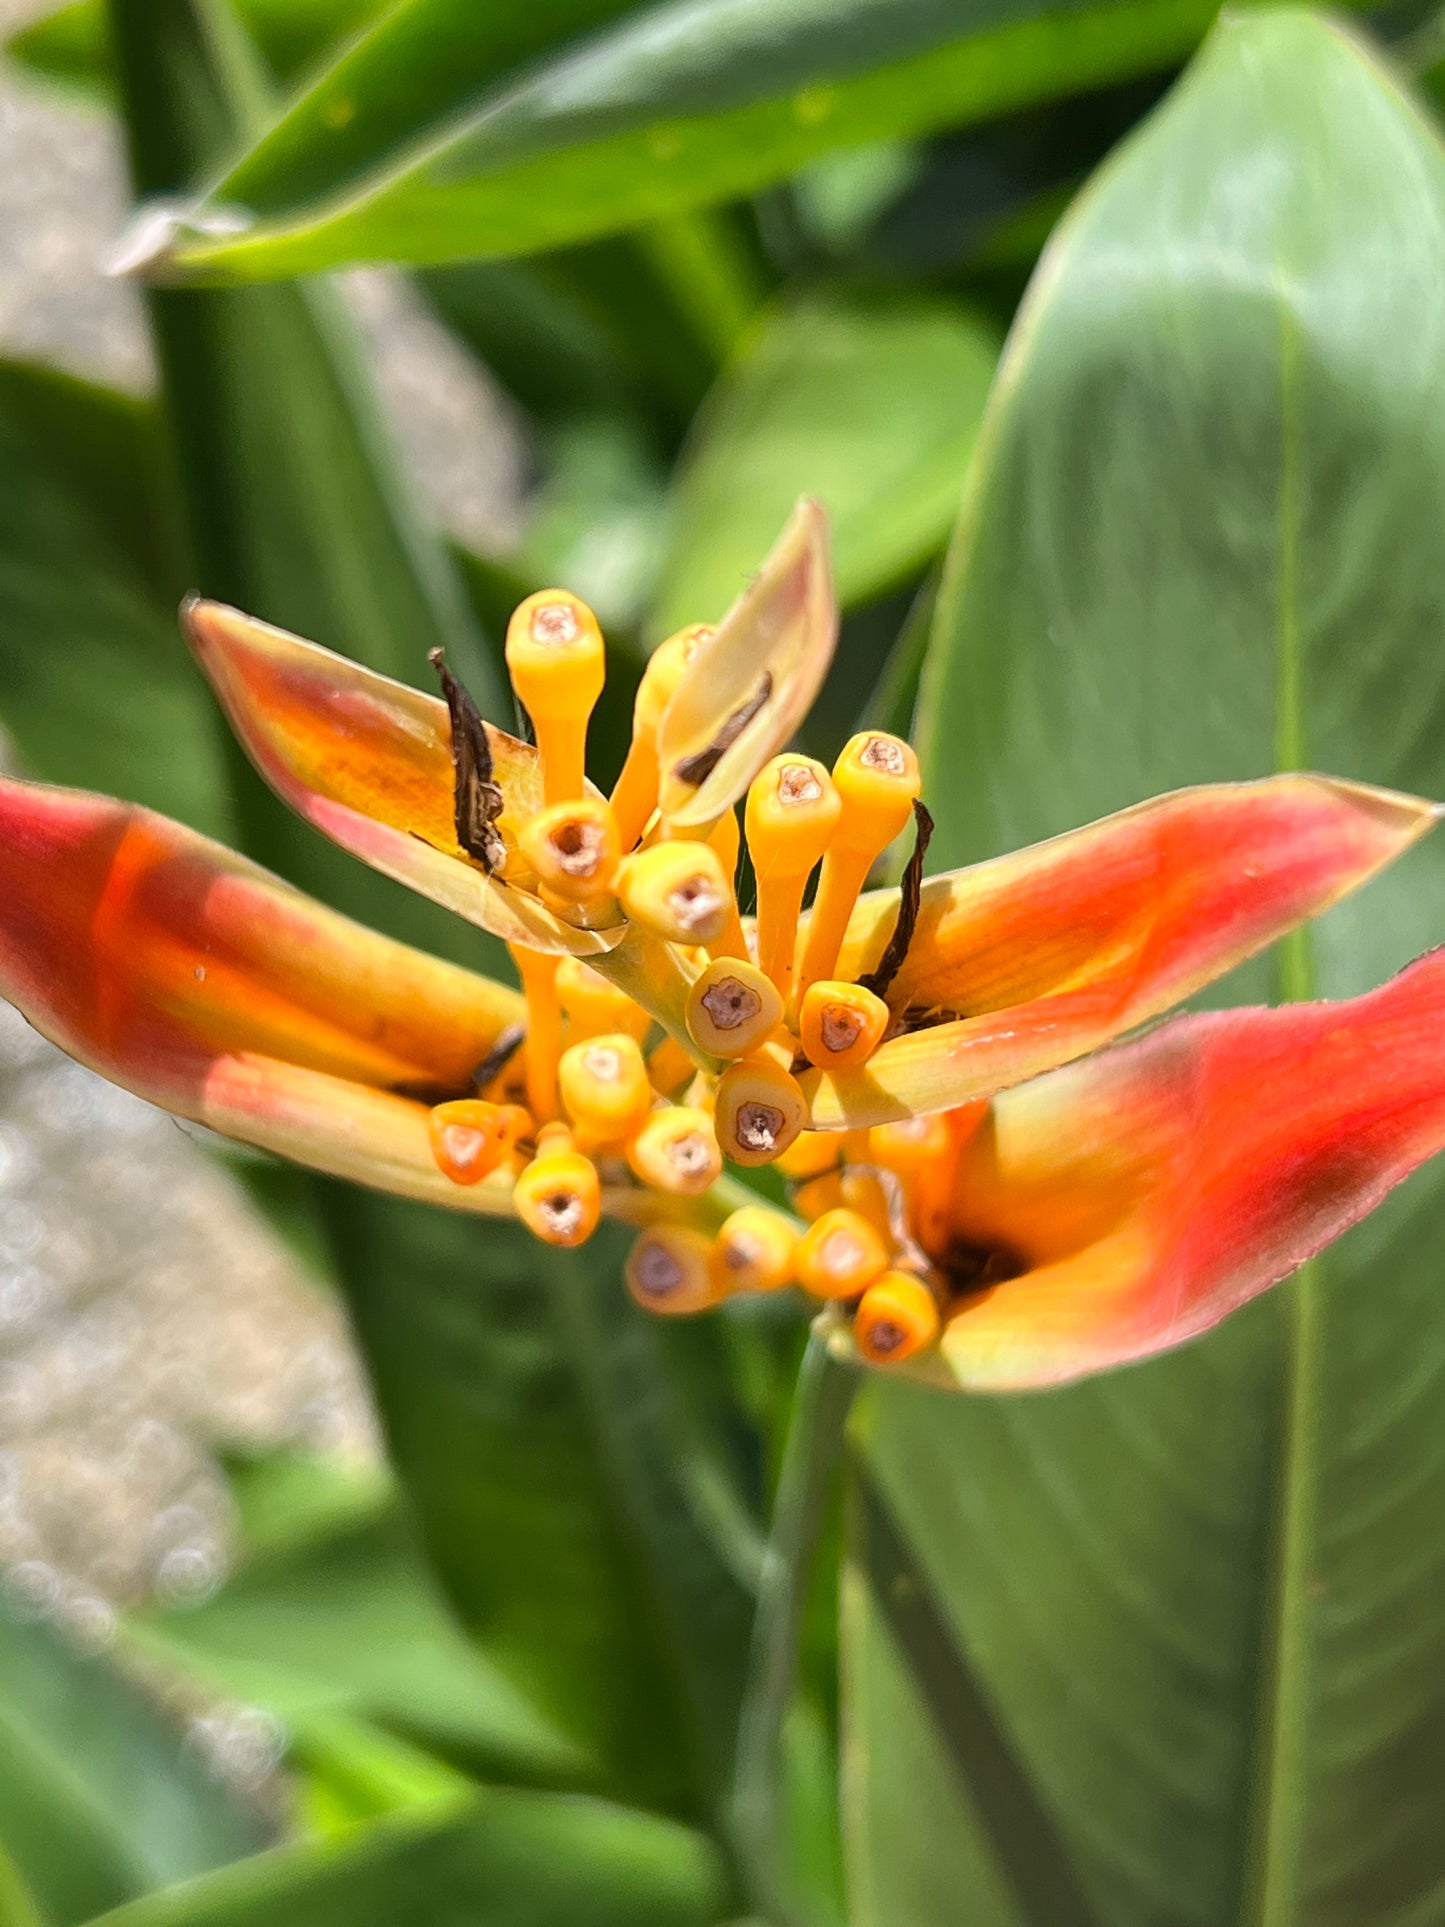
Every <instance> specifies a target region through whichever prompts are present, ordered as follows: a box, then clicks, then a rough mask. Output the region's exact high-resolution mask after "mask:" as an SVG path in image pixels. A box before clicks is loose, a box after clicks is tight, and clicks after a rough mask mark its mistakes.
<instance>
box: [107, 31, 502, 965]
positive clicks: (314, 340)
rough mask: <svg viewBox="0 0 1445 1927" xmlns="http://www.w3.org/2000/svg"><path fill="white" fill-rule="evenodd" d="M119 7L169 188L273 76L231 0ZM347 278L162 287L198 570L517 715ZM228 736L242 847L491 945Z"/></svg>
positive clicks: (480, 947)
mask: <svg viewBox="0 0 1445 1927" xmlns="http://www.w3.org/2000/svg"><path fill="white" fill-rule="evenodd" d="M112 22H113V40H114V44H115V48H116V58H117V68H118V72H119V77H120V83H121V88H122V93H123V95H124V98H125V102H126V109H127V116H128V131H129V134H130V138H131V149H132V169H133V173H134V175H135V178H136V183H137V186H138V189H139V190H140V191H141V192H142V193H147V194H149V193H157V192H168V191H171V190H173V189H175V188H177V187H179V186H182V185H184V184H185V183H186V182H187V181H189V180H190V179H191V178H193V176H194V174H195V173H196V172H197V171H198V170H199V169H200V168H201V167H202V166H203V165H205V163H206V161H207V159H208V158H210V157H212V156H214V154H215V153H216V152H217V151H219V150H220V149H221V148H223V147H224V146H225V145H226V144H227V143H228V141H230V140H231V139H232V138H233V137H234V134H235V131H236V130H237V129H238V128H239V127H242V126H244V125H246V124H247V121H248V116H252V115H254V114H255V113H256V112H257V111H258V110H259V106H260V103H261V101H262V100H263V99H264V94H265V89H264V83H263V79H262V77H261V76H260V74H259V72H258V70H257V67H256V65H255V62H254V59H253V58H252V55H251V50H250V49H249V46H248V45H247V43H246V41H245V39H244V35H243V34H242V32H241V30H240V28H239V27H238V24H237V22H236V19H235V17H234V16H233V15H231V14H230V13H229V12H228V11H227V10H226V7H225V5H224V4H223V0H195V4H194V5H192V4H191V0H114V4H113V8H112ZM334 295H335V291H334V290H332V289H330V288H328V287H324V286H314V287H307V288H265V289H246V290H241V291H234V292H226V293H192V292H180V291H175V290H166V291H164V292H159V293H155V294H152V296H151V297H150V318H151V322H152V327H153V332H154V336H155V342H156V349H157V355H158V360H159V363H160V370H161V378H162V383H163V387H164V391H165V419H166V422H167V424H168V426H169V428H170V431H171V440H172V447H171V454H172V456H173V459H174V463H175V469H176V473H177V475H178V477H179V482H180V497H181V512H182V521H183V525H184V531H185V534H186V536H187V538H188V543H189V565H188V566H189V571H190V586H192V587H193V588H196V589H198V590H200V591H201V592H202V593H204V594H206V595H208V596H212V597H214V598H216V599H218V600H221V601H225V602H232V603H235V604H236V605H237V606H238V607H240V608H243V609H245V610H246V611H247V612H248V613H249V614H251V615H255V616H259V617H261V618H263V619H264V620H266V621H270V622H276V623H279V624H280V625H281V626H282V627H284V628H288V629H292V630H294V631H296V632H297V633H298V634H300V635H303V636H308V637H310V638H311V639H312V640H313V641H316V642H320V643H324V644H325V645H327V646H328V647H330V648H333V649H337V650H339V651H341V653H343V654H344V655H348V656H353V657H355V658H357V659H358V660H359V661H362V662H365V663H367V664H369V665H370V666H371V667H372V668H374V669H380V670H382V671H384V672H385V673H387V674H389V675H392V676H396V677H398V678H399V679H402V680H405V681H410V682H413V683H420V684H422V685H423V686H433V684H434V677H433V674H432V671H431V670H430V668H429V667H428V664H427V652H428V650H430V649H432V648H435V647H444V648H445V649H446V650H447V653H448V657H449V660H450V661H451V663H452V666H453V667H454V669H455V670H456V671H457V673H458V674H460V675H461V676H463V677H464V679H465V680H466V681H467V682H468V684H469V685H470V686H471V688H472V689H473V691H474V692H475V694H476V696H477V699H478V701H479V702H480V703H481V705H482V707H483V709H484V710H487V711H489V712H490V713H491V714H493V715H502V714H506V715H510V713H511V706H510V699H508V702H507V707H506V709H505V710H504V709H502V708H501V706H500V705H501V701H502V690H501V685H500V682H499V679H498V678H497V677H496V675H495V671H494V669H493V666H492V662H491V659H490V657H489V655H488V654H487V653H486V651H485V650H484V649H483V647H482V645H481V639H480V637H479V635H478V633H477V629H476V625H475V623H474V620H473V617H472V614H471V609H470V605H469V604H468V602H467V599H466V596H465V594H464V592H463V590H462V587H461V583H460V581H459V578H458V576H457V573H456V570H455V568H454V566H453V564H452V561H451V558H450V556H449V554H448V553H447V551H446V549H445V547H444V545H443V544H442V542H441V541H440V539H439V538H438V536H437V533H436V531H435V530H434V529H432V528H431V527H429V526H428V525H427V524H426V522H425V520H424V518H423V517H422V516H421V515H420V514H419V513H418V510H417V507H416V504H415V502H414V501H413V500H412V499H411V497H410V496H409V494H408V492H407V489H406V486H405V484H404V482H403V480H402V478H401V475H400V473H399V470H398V468H397V466H396V463H395V460H394V457H393V453H392V450H391V449H390V447H389V446H388V444H387V440H386V437H385V435H384V433H383V431H382V428H381V425H380V422H379V420H378V417H377V412H376V406H375V401H374V397H373V395H372V393H371V387H370V382H369V380H368V378H367V375H366V371H365V369H364V366H363V363H362V360H361V356H360V353H359V349H358V344H357V341H356V339H355V335H354V331H353V329H352V327H351V326H350V323H349V317H348V316H347V315H346V314H345V313H344V311H343V310H342V309H341V307H340V306H339V304H338V303H337V301H336V300H335V298H334ZM217 728H218V730H219V728H220V725H219V724H218V725H217ZM228 748H229V749H230V755H231V761H230V765H229V766H230V769H231V770H232V772H233V777H234V782H235V786H236V792H237V806H238V809H237V820H238V823H239V826H240V830H241V834H242V837H243V839H244V841H245V844H246V847H247V850H248V853H249V854H251V855H252V856H256V857H258V858H260V860H261V861H263V862H265V863H267V864H269V865H270V867H272V868H273V869H276V870H279V871H280V872H281V873H282V874H283V875H286V876H288V877H289V878H290V879H291V880H292V881H293V882H296V883H299V884H301V885H302V886H303V887H305V888H308V889H311V890H312V891H314V892H315V893H316V894H317V895H320V896H323V897H325V898H327V899H328V900H329V901H331V902H333V903H335V904H336V905H337V906H338V907H339V908H341V909H343V910H346V911H348V912H349V913H351V914H352V915H355V916H358V917H360V918H362V919H363V920H365V921H367V922H370V923H374V924H377V925H379V926H380V927H382V928H384V929H387V930H389V931H390V932H391V933H392V934H395V935H399V936H404V937H408V938H410V939H411V940H412V941H414V942H419V943H421V944H423V945H425V946H426V947H429V948H433V949H437V950H441V951H442V952H444V953H447V954H450V955H452V956H455V957H459V958H461V959H463V960H465V961H472V962H475V961H477V960H478V959H479V957H486V956H487V955H489V954H492V953H490V952H489V951H488V949H487V944H486V940H484V939H482V938H480V937H479V936H478V935H477V933H475V932H472V931H470V930H469V929H467V928H466V927H465V926H463V925H461V924H459V923H458V922H457V920H456V919H454V918H452V917H450V916H448V915H447V914H446V912H444V911H440V910H437V909H436V908H435V907H434V906H431V905H427V904H424V903H422V902H421V901H420V900H418V899H417V898H415V897H413V896H412V895H411V894H410V893H409V892H407V891H405V890H403V889H401V888H400V886H398V885H396V884H393V883H391V882H390V881H388V880H387V879H385V878H382V877H379V876H376V875H374V874H373V873H372V872H370V871H368V870H366V869H364V868H363V867H362V866H361V865H359V864H357V863H355V862H353V861H352V860H351V859H350V858H347V857H344V856H342V855H341V854H340V853H339V852H337V851H335V850H333V849H331V848H330V847H328V846H327V845H326V844H325V843H324V842H323V840H322V839H321V838H320V837H318V836H317V835H316V833H315V832H314V831H312V830H311V829H309V828H306V827H305V826H303V825H301V824H300V823H299V822H298V821H297V820H296V819H294V818H293V817H291V815H290V814H289V812H287V811H286V810H285V809H284V808H283V807H282V806H281V805H280V804H279V803H277V802H275V801H274V799H273V798H271V796H270V795H269V793H268V792H266V791H265V789H264V786H263V785H262V784H261V783H260V780H259V779H258V778H256V777H254V776H253V775H252V773H251V772H250V770H249V768H248V767H247V766H246V765H245V763H244V759H243V758H241V756H240V754H239V752H237V751H235V750H234V748H233V747H231V746H230V745H229V744H228Z"/></svg>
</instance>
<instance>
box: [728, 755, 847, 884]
mask: <svg viewBox="0 0 1445 1927" xmlns="http://www.w3.org/2000/svg"><path fill="white" fill-rule="evenodd" d="M842 811H843V799H842V798H841V797H840V795H839V794H838V790H837V787H836V785H835V784H834V782H833V779H832V777H831V776H830V775H829V774H828V772H827V770H826V769H825V768H824V767H823V765H822V764H821V763H819V762H815V761H814V760H813V758H812V757H811V756H775V757H774V758H773V760H772V761H771V762H770V763H767V764H765V765H764V767H763V768H762V770H760V771H759V773H758V775H757V776H755V777H754V779H753V782H752V786H751V787H750V789H749V790H748V800H747V809H746V817H745V828H746V831H747V839H748V849H749V851H750V852H751V855H752V859H753V868H754V870H755V871H756V872H757V875H758V879H759V882H760V883H761V881H762V880H763V879H764V878H769V877H789V878H797V879H800V880H801V879H803V878H806V877H807V875H808V873H809V872H810V871H811V870H812V868H813V866H814V865H815V864H816V863H818V862H819V861H820V860H821V858H822V855H823V852H824V851H825V850H826V849H827V847H828V844H829V842H830V840H831V838H832V836H833V832H834V831H835V830H836V828H837V826H838V818H839V817H840V816H841V814H842Z"/></svg>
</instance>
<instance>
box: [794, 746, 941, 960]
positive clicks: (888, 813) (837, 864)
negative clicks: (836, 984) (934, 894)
mask: <svg viewBox="0 0 1445 1927" xmlns="http://www.w3.org/2000/svg"><path fill="white" fill-rule="evenodd" d="M833 781H834V783H835V784H836V785H837V789H838V794H839V796H840V797H841V799H842V813H841V815H840V817H839V819H838V827H837V830H836V831H835V832H834V835H833V841H832V842H831V843H830V844H829V846H828V854H827V855H826V856H825V857H824V858H823V869H822V874H821V875H820V876H819V878H818V894H817V898H816V900H815V901H814V904H813V916H812V921H811V923H810V924H809V926H808V936H807V941H806V942H805V943H804V945H803V960H802V964H801V966H800V967H799V972H798V988H799V991H800V992H805V991H806V990H807V988H808V986H809V984H814V983H817V982H818V980H819V979H820V978H823V977H831V976H832V974H833V970H834V966H835V965H836V964H837V961H838V952H839V949H840V948H841V947H842V943H843V933H844V931H845V930H846V929H847V928H848V919H849V917H850V916H851V915H852V914H853V906H854V904H855V903H856V902H857V901H858V892H859V891H860V890H861V889H862V888H863V885H864V883H865V882H866V881H867V877H868V872H869V869H870V868H871V867H872V865H873V862H874V860H875V858H877V857H878V856H880V855H881V854H882V852H883V851H884V850H886V849H887V848H888V845H889V844H890V843H891V842H892V841H893V839H894V837H895V836H897V835H899V833H900V832H901V831H902V830H903V829H904V828H905V826H906V825H907V823H908V820H909V818H910V817H911V816H912V814H913V802H914V798H915V797H916V796H917V795H918V792H919V789H920V787H921V778H920V776H919V771H918V758H917V757H916V756H915V755H914V753H913V751H912V750H911V749H910V748H909V746H908V744H907V743H905V742H904V741H903V740H902V738H901V737H898V736H887V735H884V734H882V733H881V732H879V731H877V730H864V731H863V732H862V733H861V734H860V735H857V736H854V737H852V738H851V739H850V740H849V741H848V742H847V743H846V744H845V745H844V746H843V753H842V755H841V756H839V758H838V760H837V762H836V763H835V764H834V765H833Z"/></svg>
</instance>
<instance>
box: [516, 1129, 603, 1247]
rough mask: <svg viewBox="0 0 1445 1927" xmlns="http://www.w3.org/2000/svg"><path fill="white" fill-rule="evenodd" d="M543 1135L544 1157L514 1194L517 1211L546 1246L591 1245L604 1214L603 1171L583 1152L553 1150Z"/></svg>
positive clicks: (540, 1155) (541, 1151)
mask: <svg viewBox="0 0 1445 1927" xmlns="http://www.w3.org/2000/svg"><path fill="white" fill-rule="evenodd" d="M553 1143H555V1140H554V1139H550V1138H549V1134H548V1133H547V1132H545V1131H544V1132H543V1134H542V1138H541V1139H540V1140H539V1145H538V1154H537V1156H536V1157H535V1158H533V1160H532V1162H531V1163H530V1164H529V1165H528V1166H527V1168H526V1170H525V1171H523V1172H522V1174H521V1175H520V1177H519V1178H518V1179H517V1182H516V1184H515V1186H514V1187H513V1190H512V1207H513V1209H514V1210H515V1211H516V1213H517V1216H518V1217H519V1218H520V1219H521V1221H522V1223H523V1224H524V1225H526V1227H527V1229H528V1230H529V1231H530V1232H532V1233H533V1235H534V1236H536V1237H538V1238H540V1239H541V1240H542V1242H543V1243H544V1244H549V1245H561V1246H563V1247H564V1248H566V1249H569V1250H570V1249H571V1248H572V1247H573V1246H575V1245H580V1244H585V1243H586V1242H587V1240H588V1239H589V1238H590V1237H591V1236H592V1233H593V1232H594V1231H595V1230H596V1229H597V1220H598V1219H599V1218H600V1216H601V1215H602V1187H601V1185H600V1184H599V1182H598V1178H597V1167H596V1166H595V1165H594V1164H593V1163H592V1161H591V1159H590V1158H586V1157H583V1155H582V1154H581V1152H580V1151H571V1150H562V1149H554V1148H552V1146H553Z"/></svg>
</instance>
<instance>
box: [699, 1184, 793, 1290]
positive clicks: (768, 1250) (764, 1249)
mask: <svg viewBox="0 0 1445 1927" xmlns="http://www.w3.org/2000/svg"><path fill="white" fill-rule="evenodd" d="M798 1237H799V1232H798V1227H797V1226H796V1225H795V1224H794V1223H793V1221H792V1219H791V1218H787V1217H785V1216H784V1215H783V1213H782V1212H781V1211H770V1210H769V1209H768V1208H767V1206H766V1205H762V1204H745V1205H742V1206H740V1207H739V1208H738V1210H736V1211H734V1212H733V1213H732V1215H731V1216H730V1217H728V1218H725V1219H724V1220H723V1224H722V1227H721V1229H720V1230H719V1232H718V1234H717V1237H716V1238H715V1240H714V1241H713V1247H712V1260H711V1263H712V1276H713V1283H714V1284H715V1286H716V1287H717V1288H718V1289H719V1291H721V1292H723V1293H724V1294H726V1293H731V1292H735V1291H777V1290H778V1289H779V1288H780V1287H781V1286H783V1285H786V1284H789V1283H791V1281H792V1276H793V1253H794V1252H795V1251H796V1250H797V1248H798Z"/></svg>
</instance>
